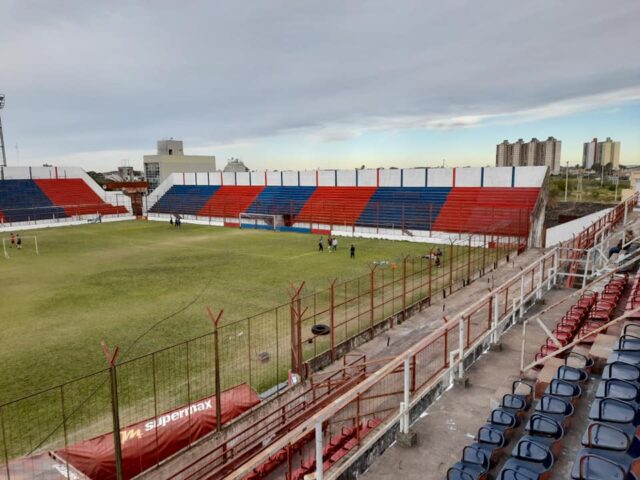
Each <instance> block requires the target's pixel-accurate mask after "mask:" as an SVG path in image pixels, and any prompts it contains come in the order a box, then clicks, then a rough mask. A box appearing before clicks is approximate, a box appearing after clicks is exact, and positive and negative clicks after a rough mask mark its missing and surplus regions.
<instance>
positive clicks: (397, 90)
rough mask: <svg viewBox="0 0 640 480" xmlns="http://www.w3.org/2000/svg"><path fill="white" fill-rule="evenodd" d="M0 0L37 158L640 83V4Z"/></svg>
mask: <svg viewBox="0 0 640 480" xmlns="http://www.w3.org/2000/svg"><path fill="white" fill-rule="evenodd" d="M0 1H2V2H3V3H4V4H5V5H4V6H3V8H2V11H3V15H4V16H6V19H5V21H4V22H3V28H2V29H0V51H2V52H3V54H2V56H0V89H2V90H3V93H6V94H7V106H6V109H5V111H4V112H3V120H4V123H5V127H6V128H5V135H6V137H7V143H8V144H14V143H19V144H20V150H21V152H22V153H23V157H25V158H34V159H36V158H42V159H46V158H61V157H65V156H69V155H80V156H81V155H82V154H78V153H76V152H85V153H86V152H95V151H110V152H114V153H113V154H114V155H117V152H119V151H127V152H138V151H147V152H148V151H153V149H154V147H155V140H156V139H158V138H162V137H166V136H173V137H175V138H182V139H184V140H185V142H186V146H187V148H189V147H190V146H191V147H192V148H196V149H206V148H208V147H209V146H215V145H225V146H227V145H234V144H245V143H246V142H250V143H255V142H256V141H258V140H259V139H269V138H272V137H275V136H279V135H292V134H296V135H302V136H305V137H308V138H310V139H312V141H316V142H349V141H352V140H354V139H357V138H358V137H360V136H362V134H363V133H364V132H367V131H376V130H394V129H398V130H400V129H412V128H419V129H430V130H442V129H456V128H473V127H476V126H480V125H485V124H488V123H491V122H495V123H499V122H524V121H528V119H537V118H548V117H549V116H558V115H567V114H568V112H571V111H583V110H584V109H589V108H594V105H595V106H599V105H605V104H606V105H613V104H617V103H622V102H625V101H629V99H630V98H631V99H632V98H636V97H634V95H636V94H635V93H634V94H632V95H628V94H620V92H637V89H638V87H639V86H640V62H639V61H638V56H637V52H636V45H638V44H640V29H638V28H637V20H638V18H640V4H639V3H638V2H637V0H620V1H618V2H616V4H615V8H612V7H611V6H610V5H607V4H605V3H603V2H601V1H599V0H584V1H583V0H567V1H564V2H555V1H553V0H545V1H540V2H530V3H524V4H519V5H518V7H517V8H514V6H513V4H512V2H509V1H507V0H492V1H489V2H476V1H472V0H452V1H448V2H415V1H411V0H394V1H383V0H373V1H371V2H365V3H358V2H339V1H329V2H322V3H318V2H313V1H311V0H303V1H300V2H289V1H284V0H272V1H269V2H254V3H251V4H250V5H249V4H245V3H242V2H240V3H239V2H223V1H218V2H210V1H204V0H201V1H195V0H194V1H190V2H182V3H176V2H170V1H168V0H166V1H165V0H163V1H158V2H154V3H153V5H151V4H149V3H148V2H144V1H142V0H139V1H137V2H135V1H134V2H122V1H114V2H107V3H95V2H83V1H80V0H75V1H68V2H64V4H60V3H58V2H49V1H45V0H40V1H35V0H34V1H30V2H23V1H19V0H0ZM589 102H594V103H592V104H590V103H589ZM607 102H608V103H607ZM239 148H241V149H242V148H243V147H239ZM224 150H226V148H225V149H224ZM78 158H80V157H78Z"/></svg>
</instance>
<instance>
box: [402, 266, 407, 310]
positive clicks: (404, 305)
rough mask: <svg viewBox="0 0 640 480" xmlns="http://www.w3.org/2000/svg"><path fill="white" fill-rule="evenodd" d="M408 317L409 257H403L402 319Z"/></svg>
mask: <svg viewBox="0 0 640 480" xmlns="http://www.w3.org/2000/svg"><path fill="white" fill-rule="evenodd" d="M406 319H407V257H406V256H405V257H404V258H403V259H402V321H403V322H404V321H405V320H406Z"/></svg>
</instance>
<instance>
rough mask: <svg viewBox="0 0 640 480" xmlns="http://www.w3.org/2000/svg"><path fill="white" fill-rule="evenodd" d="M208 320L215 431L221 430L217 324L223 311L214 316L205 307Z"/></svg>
mask: <svg viewBox="0 0 640 480" xmlns="http://www.w3.org/2000/svg"><path fill="white" fill-rule="evenodd" d="M207 312H208V313H209V318H210V319H211V321H212V322H213V362H214V368H215V388H216V430H217V431H218V432H219V431H221V430H222V399H221V395H220V393H221V392H220V348H219V343H218V323H219V322H220V319H221V318H222V314H223V313H224V310H220V312H218V315H217V316H216V315H214V314H213V312H212V311H211V307H210V306H208V305H207Z"/></svg>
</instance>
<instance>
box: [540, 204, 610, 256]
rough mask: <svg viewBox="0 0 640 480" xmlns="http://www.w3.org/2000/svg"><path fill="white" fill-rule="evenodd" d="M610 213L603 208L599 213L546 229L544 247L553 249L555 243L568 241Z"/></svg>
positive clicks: (608, 209)
mask: <svg viewBox="0 0 640 480" xmlns="http://www.w3.org/2000/svg"><path fill="white" fill-rule="evenodd" d="M610 211H611V208H605V209H604V210H600V211H599V212H595V213H591V214H589V215H585V216H584V217H581V218H576V219H575V220H571V221H570V222H566V223H561V224H560V225H556V226H555V227H551V228H549V229H547V235H546V241H545V246H546V247H553V246H554V245H556V244H557V243H560V242H564V241H565V240H570V239H571V238H573V236H574V235H578V234H579V233H580V232H581V231H582V230H584V229H585V228H587V227H588V226H589V225H591V224H592V223H593V222H595V221H597V220H599V219H600V218H602V217H604V216H605V215H606V214H607V213H609V212H610Z"/></svg>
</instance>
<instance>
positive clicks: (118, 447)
mask: <svg viewBox="0 0 640 480" xmlns="http://www.w3.org/2000/svg"><path fill="white" fill-rule="evenodd" d="M102 351H103V353H104V356H105V358H106V359H107V363H108V364H109V378H110V380H111V417H112V420H113V448H114V452H115V457H116V478H117V479H118V480H122V479H123V476H122V444H121V443H120V442H121V441H120V409H119V407H118V377H117V373H116V360H117V358H118V354H119V353H120V347H116V348H115V350H114V351H113V353H111V352H110V351H109V347H108V346H107V344H106V343H105V342H104V341H103V342H102Z"/></svg>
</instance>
